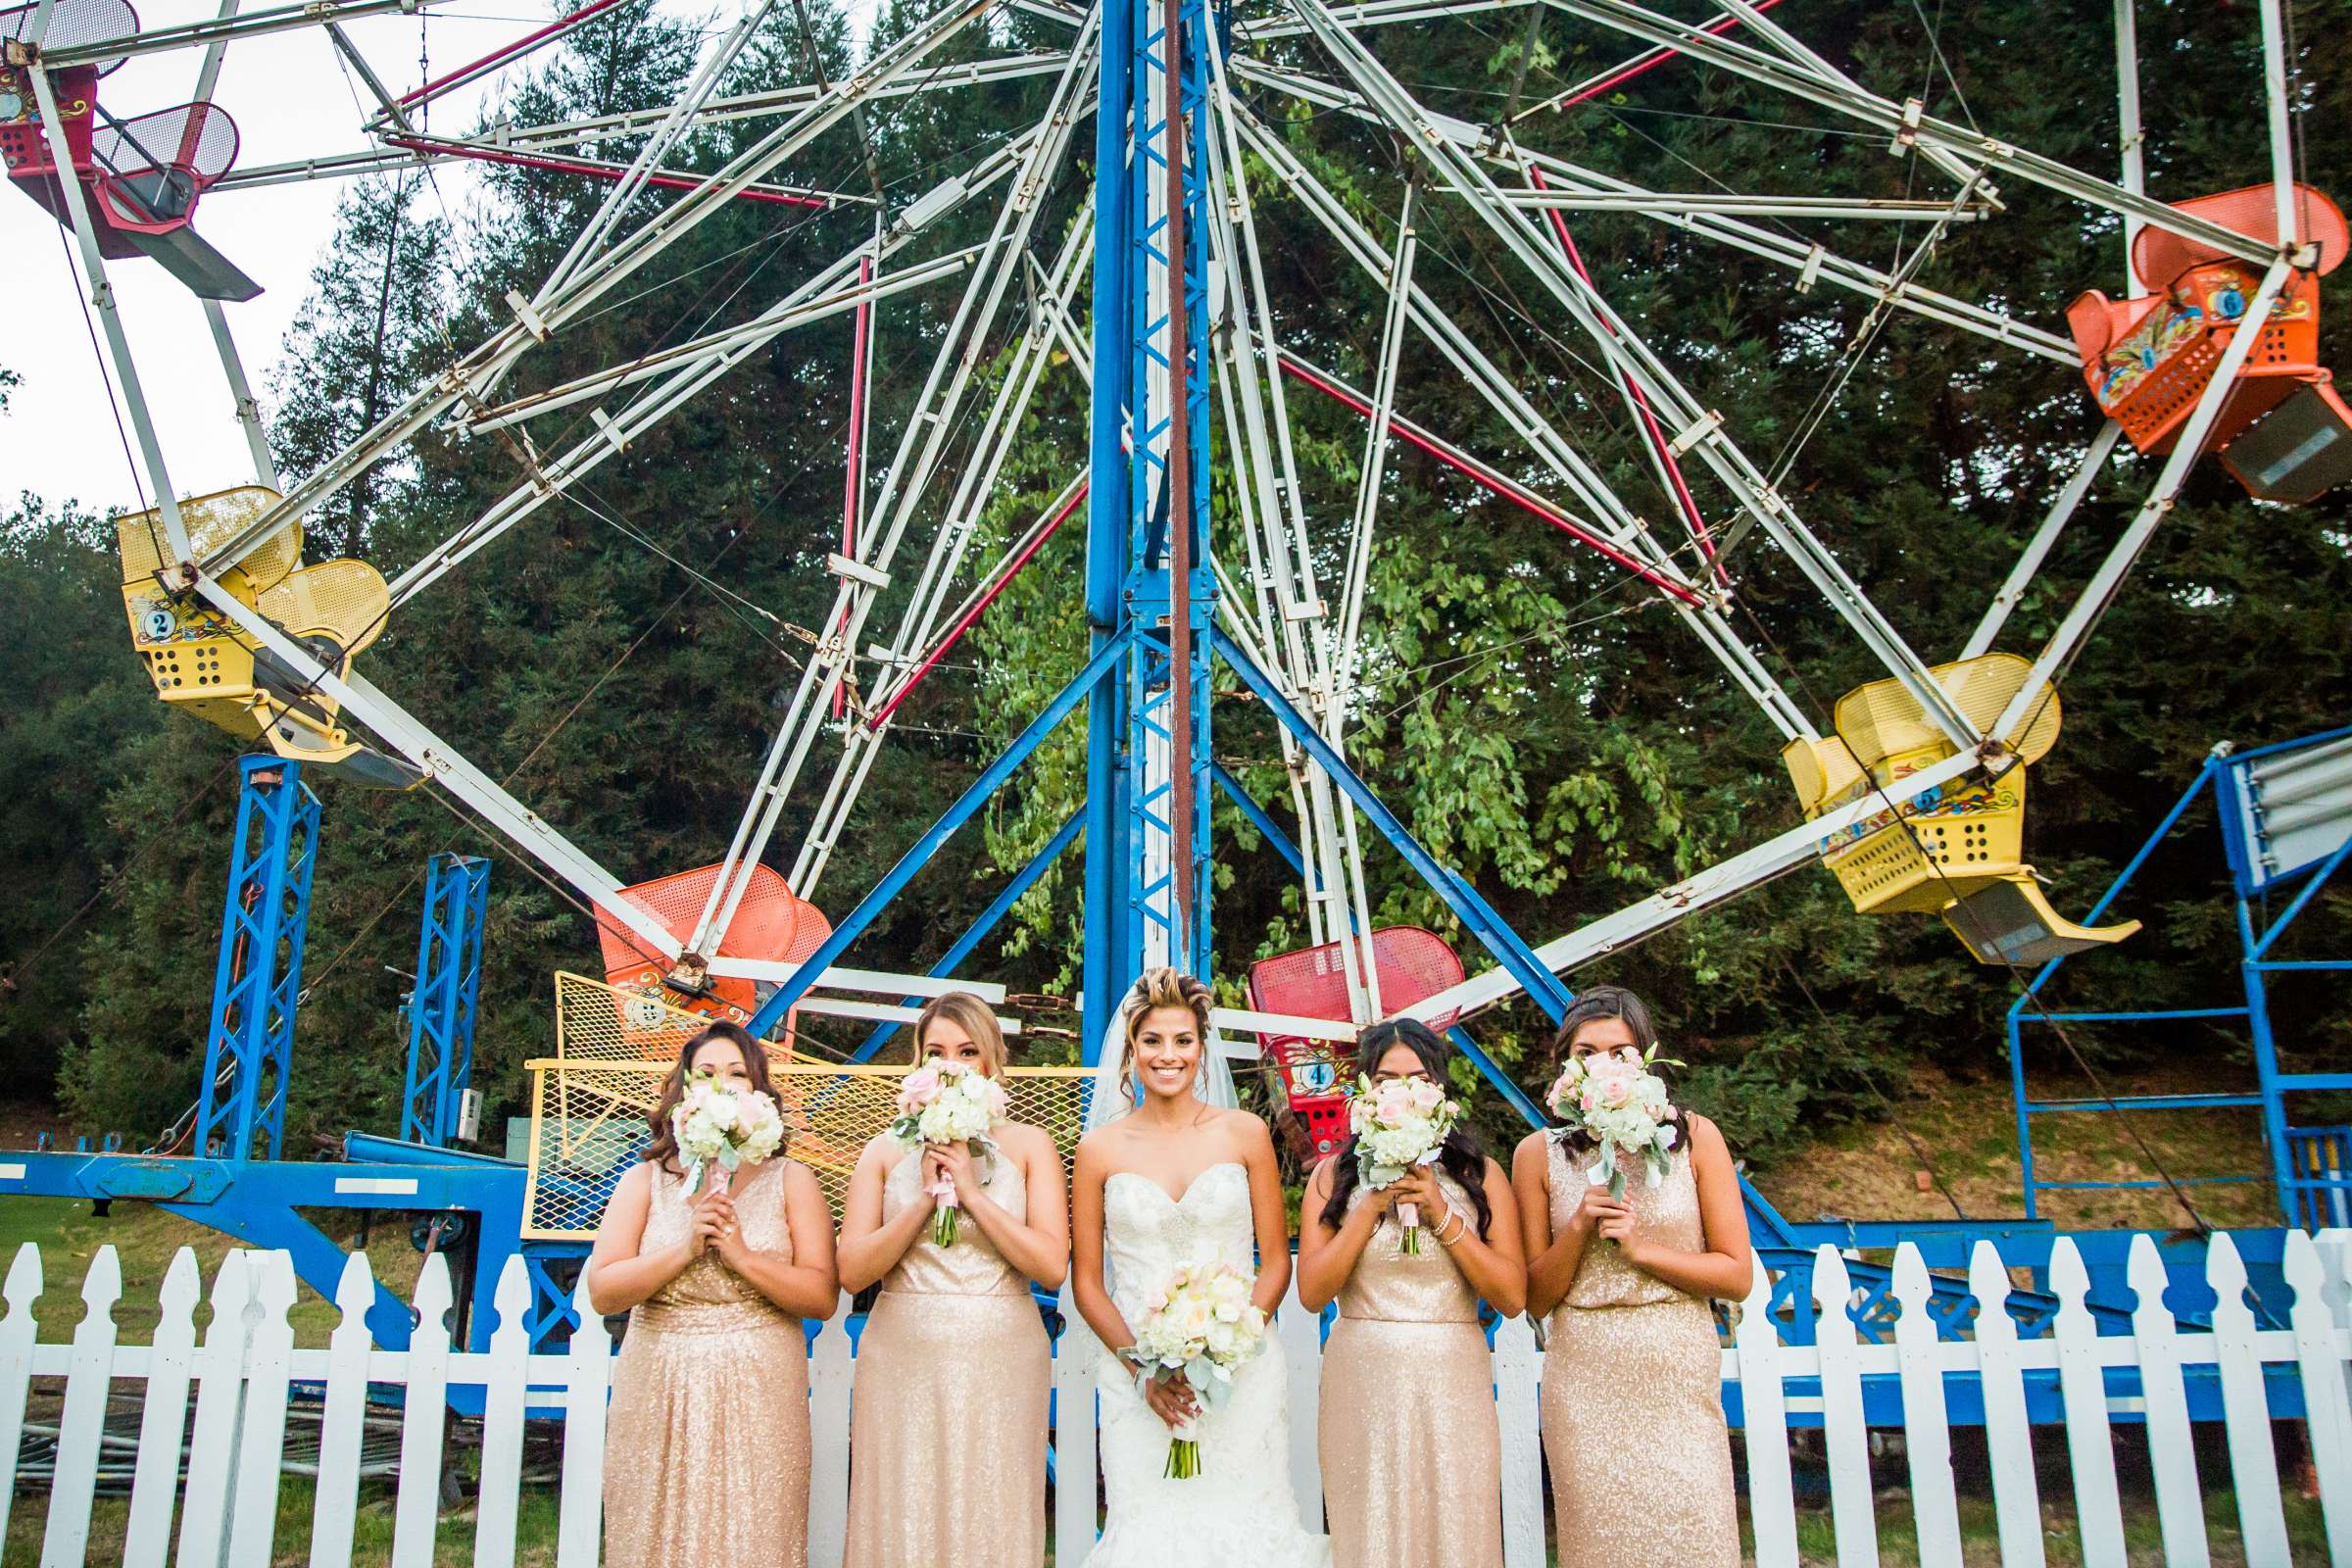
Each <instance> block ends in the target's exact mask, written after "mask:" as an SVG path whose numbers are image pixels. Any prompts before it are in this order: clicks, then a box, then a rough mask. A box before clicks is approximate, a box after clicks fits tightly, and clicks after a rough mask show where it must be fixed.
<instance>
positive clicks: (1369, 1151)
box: [1348, 1076, 1462, 1256]
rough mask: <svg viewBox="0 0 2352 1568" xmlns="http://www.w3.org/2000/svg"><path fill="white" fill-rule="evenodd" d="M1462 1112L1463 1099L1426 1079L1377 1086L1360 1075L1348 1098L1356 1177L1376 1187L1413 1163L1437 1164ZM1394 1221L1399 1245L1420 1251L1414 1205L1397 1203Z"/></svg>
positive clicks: (1388, 1182)
mask: <svg viewBox="0 0 2352 1568" xmlns="http://www.w3.org/2000/svg"><path fill="white" fill-rule="evenodd" d="M1461 1115H1462V1107H1461V1103H1460V1102H1459V1101H1455V1100H1450V1099H1448V1098H1446V1091H1445V1090H1443V1089H1440V1088H1439V1087H1438V1086H1437V1085H1436V1084H1435V1083H1433V1082H1431V1081H1430V1080H1429V1079H1427V1078H1392V1079H1390V1080H1389V1081H1388V1082H1386V1083H1383V1084H1379V1085H1375V1084H1374V1083H1373V1082H1372V1080H1371V1078H1370V1077H1369V1076H1359V1077H1358V1078H1357V1079H1356V1081H1355V1094H1354V1095H1353V1097H1351V1098H1350V1099H1349V1100H1348V1131H1349V1132H1351V1133H1353V1134H1355V1169H1356V1177H1357V1179H1358V1180H1359V1181H1361V1182H1362V1183H1363V1185H1364V1188H1365V1190H1366V1191H1368V1192H1378V1191H1379V1190H1380V1189H1381V1188H1384V1187H1387V1186H1390V1185H1391V1184H1393V1183H1395V1182H1396V1181H1397V1179H1398V1178H1399V1177H1401V1176H1403V1175H1404V1173H1405V1172H1406V1171H1408V1170H1411V1169H1412V1168H1413V1167H1414V1166H1416V1165H1434V1164H1436V1163H1437V1160H1438V1151H1439V1150H1440V1149H1441V1148H1442V1147H1443V1146H1444V1145H1445V1142H1446V1134H1447V1133H1450V1132H1452V1131H1453V1124H1454V1123H1455V1122H1456V1121H1459V1120H1460V1119H1461ZM1397 1224H1399V1225H1401V1226H1403V1227H1404V1239H1403V1241H1402V1242H1401V1243H1399V1244H1398V1250H1401V1251H1404V1252H1408V1253H1412V1254H1414V1255H1416V1256H1417V1255H1419V1253H1420V1251H1421V1215H1420V1211H1419V1209H1418V1207H1417V1206H1416V1205H1414V1204H1412V1203H1399V1204H1397Z"/></svg>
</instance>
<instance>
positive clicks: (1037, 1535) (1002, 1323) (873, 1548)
mask: <svg viewBox="0 0 2352 1568" xmlns="http://www.w3.org/2000/svg"><path fill="white" fill-rule="evenodd" d="M922 1163H923V1162H922V1159H921V1156H920V1155H919V1154H917V1153H912V1152H910V1153H908V1154H907V1155H906V1156H905V1157H903V1158H902V1159H900V1161H899V1162H898V1163H897V1164H896V1165H894V1166H892V1167H891V1171H890V1175H889V1176H888V1177H887V1178H885V1179H884V1181H883V1184H882V1216H883V1219H884V1221H885V1222H887V1221H888V1220H889V1219H891V1218H892V1217H893V1216H895V1215H897V1214H900V1213H903V1212H905V1210H906V1208H907V1205H908V1204H909V1203H912V1202H915V1201H917V1200H918V1199H919V1198H920V1196H921V1195H920V1191H919V1183H920V1181H921V1177H922ZM990 1163H991V1165H992V1166H993V1168H992V1169H990V1170H989V1171H988V1173H987V1179H986V1181H985V1183H984V1186H985V1188H986V1190H987V1193H988V1196H989V1198H990V1199H991V1200H993V1201H995V1202H996V1203H997V1205H998V1206H999V1207H1001V1208H1003V1209H1004V1210H1005V1212H1006V1213H1008V1214H1010V1215H1011V1216H1012V1217H1013V1218H1015V1219H1025V1218H1026V1217H1027V1215H1028V1212H1029V1186H1028V1178H1027V1177H1026V1176H1025V1175H1023V1173H1022V1171H1021V1169H1020V1167H1019V1166H1018V1165H1017V1164H1015V1163H1014V1162H1013V1161H1011V1160H1009V1159H1003V1158H999V1159H996V1160H993V1161H991V1162H990ZM1053 1374H1054V1361H1053V1348H1052V1346H1051V1344H1050V1343H1049V1342H1048V1340H1047V1338H1046V1327H1045V1321H1044V1319H1043V1318H1041V1317H1040V1316H1039V1315H1038V1310H1037V1303H1036V1302H1035V1300H1034V1299H1032V1298H1031V1297H1030V1295H1029V1282H1028V1280H1027V1279H1026V1278H1025V1277H1024V1276H1023V1275H1022V1274H1021V1273H1020V1272H1019V1271H1018V1270H1017V1269H1015V1268H1014V1267H1013V1266H1012V1265H1011V1264H1009V1263H1007V1262H1005V1258H1004V1256H1003V1255H1002V1254H1001V1253H999V1252H998V1250H997V1249H996V1244H995V1243H993V1242H991V1241H990V1240H989V1239H988V1238H987V1237H986V1236H984V1235H982V1234H981V1231H980V1226H979V1224H978V1223H977V1222H976V1221H974V1220H973V1219H972V1218H971V1216H970V1215H968V1214H967V1215H962V1216H959V1219H958V1224H957V1230H956V1245H955V1246H954V1247H949V1248H939V1247H934V1246H932V1245H931V1227H930V1226H929V1225H925V1226H924V1227H923V1228H922V1231H921V1233H920V1234H919V1235H918V1236H917V1237H916V1239H915V1242H914V1245H912V1246H911V1247H909V1248H907V1251H906V1253H905V1254H904V1255H903V1256H901V1257H900V1259H899V1261H898V1263H897V1264H896V1265H895V1266H894V1267H893V1268H892V1269H891V1271H890V1273H889V1274H888V1275H887V1276H885V1277H884V1279H883V1281H882V1294H881V1295H880V1296H879V1297H877V1298H876V1299H875V1300H874V1306H873V1310H872V1311H871V1312H870V1313H869V1314H868V1315H867V1317H866V1320H865V1332H864V1334H863V1335H862V1336H861V1337H860V1338H859V1340H858V1381H857V1387H856V1389H855V1391H854V1394H853V1398H854V1403H853V1406H852V1410H851V1416H850V1464H851V1471H850V1534H849V1546H848V1549H847V1550H846V1551H845V1552H844V1554H843V1557H842V1562H843V1568H911V1565H915V1564H924V1563H939V1564H953V1565H955V1568H1038V1565H1039V1564H1041V1563H1043V1562H1044V1561H1045V1559H1046V1408H1047V1400H1048V1397H1049V1396H1050V1394H1051V1391H1052V1385H1053Z"/></svg>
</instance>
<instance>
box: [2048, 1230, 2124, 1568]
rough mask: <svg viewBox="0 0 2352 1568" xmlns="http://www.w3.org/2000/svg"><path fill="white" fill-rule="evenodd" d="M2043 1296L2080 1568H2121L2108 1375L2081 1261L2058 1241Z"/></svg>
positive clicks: (2120, 1512)
mask: <svg viewBox="0 0 2352 1568" xmlns="http://www.w3.org/2000/svg"><path fill="white" fill-rule="evenodd" d="M2050 1289H2051V1291H2052V1292H2053V1293H2054V1294H2055V1295H2056V1296H2057V1298H2058V1313H2057V1317H2056V1319H2055V1320H2054V1321H2053V1322H2052V1323H2051V1325H2050V1335H2051V1338H2052V1339H2054V1340H2056V1341H2057V1343H2058V1392H2059V1397H2060V1398H2061V1400H2062V1401H2063V1402H2064V1404H2065V1407H2066V1451H2067V1457H2068V1458H2069V1459H2070V1460H2071V1461H2072V1462H2073V1465H2074V1470H2075V1522H2076V1525H2077V1527H2078V1529H2079V1530H2080V1532H2081V1535H2082V1568H2126V1564H2127V1561H2128V1558H2127V1556H2126V1553H2125V1547H2124V1505H2123V1498H2122V1496H2121V1495H2120V1494H2119V1493H2118V1492H2117V1490H2116V1484H2115V1436H2114V1434H2113V1432H2112V1431H2111V1430H2110V1429H2109V1426H2108V1422H2107V1371H2106V1368H2105V1366H2104V1365H2103V1364H2102V1362H2101V1360H2100V1356H2099V1326H2098V1323H2097V1321H2096V1320H2094V1319H2093V1318H2092V1317H2091V1315H2090V1308H2089V1307H2088V1306H2087V1305H2085V1304H2084V1303H2085V1301H2086V1300H2087V1299H2088V1297H2089V1294H2090V1275H2089V1273H2088V1271H2086V1270H2085V1269H2084V1268H2083V1267H2082V1253H2081V1252H2079V1251H2077V1250H2075V1244H2074V1243H2073V1242H2070V1241H2068V1240H2067V1239H2066V1238H2065V1237H2063V1236H2062V1237H2060V1238H2059V1239H2058V1245H2057V1246H2056V1247H2055V1248H2053V1249H2052V1250H2051V1252H2050Z"/></svg>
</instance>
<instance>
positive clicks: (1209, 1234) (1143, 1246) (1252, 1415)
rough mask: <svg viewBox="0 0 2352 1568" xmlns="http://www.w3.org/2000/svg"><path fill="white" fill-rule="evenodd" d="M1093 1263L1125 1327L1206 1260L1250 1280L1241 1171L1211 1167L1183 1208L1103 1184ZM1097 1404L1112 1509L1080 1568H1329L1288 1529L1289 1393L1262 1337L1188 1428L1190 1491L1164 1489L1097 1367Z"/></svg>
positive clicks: (1140, 1419) (1156, 1458) (1126, 1394)
mask: <svg viewBox="0 0 2352 1568" xmlns="http://www.w3.org/2000/svg"><path fill="white" fill-rule="evenodd" d="M1203 1258H1214V1259H1217V1260H1219V1261H1222V1262H1226V1263H1230V1264H1232V1265H1233V1266H1234V1267H1235V1268H1238V1269H1240V1270H1241V1271H1242V1272H1243V1273H1244V1274H1246V1275H1250V1276H1251V1277H1254V1276H1255V1275H1256V1273H1257V1227H1256V1224H1255V1222H1254V1219H1253V1216H1252V1215H1251V1212H1250V1172H1249V1170H1248V1168H1247V1167H1245V1166H1243V1165H1242V1164H1241V1163H1240V1162H1239V1161H1236V1160H1225V1161H1222V1162H1220V1163H1218V1164H1214V1165H1211V1166H1209V1167H1208V1168H1207V1169H1206V1170H1204V1171H1202V1172H1201V1174H1200V1175H1198V1176H1195V1177H1194V1178H1193V1184H1192V1186H1190V1187H1188V1188H1186V1189H1185V1191H1184V1194H1183V1196H1182V1197H1180V1198H1170V1197H1169V1196H1168V1194H1167V1189H1165V1188H1163V1187H1161V1186H1160V1185H1159V1184H1158V1183H1157V1182H1155V1181H1153V1180H1152V1178H1150V1177H1149V1176H1146V1175H1143V1174H1142V1173H1141V1172H1137V1171H1118V1172H1114V1173H1113V1174H1112V1175H1110V1176H1109V1177H1108V1178H1106V1179H1105V1180H1104V1181H1103V1263H1104V1272H1105V1273H1106V1274H1107V1275H1108V1278H1107V1280H1106V1281H1105V1283H1106V1284H1107V1285H1108V1286H1109V1288H1110V1297H1111V1300H1112V1301H1113V1302H1115V1303H1116V1304H1117V1306H1118V1308H1119V1312H1120V1314H1121V1315H1122V1316H1123V1317H1125V1318H1126V1319H1127V1321H1128V1324H1129V1326H1130V1327H1132V1326H1133V1325H1134V1324H1136V1323H1137V1322H1139V1321H1141V1318H1142V1313H1143V1303H1144V1300H1145V1299H1146V1298H1148V1297H1149V1296H1150V1295H1151V1294H1152V1290H1153V1289H1154V1288H1155V1287H1156V1286H1158V1285H1159V1284H1160V1283H1161V1282H1162V1281H1164V1280H1165V1279H1166V1278H1167V1276H1168V1274H1169V1272H1170V1271H1171V1270H1173V1269H1174V1268H1175V1267H1176V1266H1177V1265H1178V1264H1180V1263H1187V1262H1193V1261H1197V1260H1200V1259H1203ZM1292 1310H1297V1308H1296V1307H1294V1308H1292ZM1096 1392H1097V1394H1098V1396H1099V1400H1100V1403H1099V1408H1100V1411H1101V1421H1102V1455H1103V1492H1104V1496H1105V1500H1106V1501H1107V1503H1108V1505H1109V1506H1108V1511H1107V1513H1106V1516H1105V1518H1104V1520H1103V1536H1102V1539H1101V1540H1100V1541H1099V1542H1097V1543H1096V1544H1095V1549H1094V1551H1093V1553H1092V1554H1091V1555H1089V1556H1087V1558H1086V1561H1087V1565H1088V1568H1196V1565H1197V1564H1200V1563H1204V1562H1213V1563H1232V1564H1237V1565H1238V1564H1248V1565H1249V1568H1330V1564H1331V1551H1330V1547H1329V1545H1328V1544H1326V1543H1325V1541H1324V1539H1323V1538H1322V1537H1321V1536H1311V1535H1309V1534H1307V1533H1306V1531H1305V1530H1304V1529H1302V1528H1301V1527H1300V1525H1299V1504H1298V1501H1297V1499H1296V1497H1295V1496H1294V1495H1293V1494H1292V1491H1291V1438H1290V1431H1291V1422H1290V1408H1289V1383H1288V1379H1287V1377H1286V1376H1285V1374H1284V1371H1283V1364H1282V1347H1281V1344H1280V1342H1279V1341H1277V1340H1276V1339H1275V1338H1274V1337H1273V1336H1272V1335H1271V1334H1269V1335H1268V1336H1267V1339H1266V1345H1265V1348H1264V1349H1262V1350H1261V1351H1259V1352H1258V1354H1257V1355H1256V1356H1255V1357H1253V1358H1252V1359H1250V1360H1249V1361H1246V1362H1244V1363H1243V1364H1242V1367H1241V1369H1240V1370H1239V1371H1237V1372H1236V1373H1235V1374H1234V1381H1233V1387H1232V1392H1231V1395H1230V1396H1229V1397H1227V1398H1226V1399H1224V1400H1223V1401H1222V1402H1220V1403H1219V1404H1217V1405H1215V1406H1214V1407H1212V1408H1211V1409H1209V1410H1208V1411H1207V1412H1206V1413H1205V1414H1203V1415H1202V1417H1201V1420H1200V1422H1199V1423H1198V1426H1197V1432H1198V1437H1199V1441H1200V1444H1201V1467H1202V1468H1201V1474H1200V1475H1199V1476H1196V1477H1194V1478H1192V1479H1190V1480H1185V1481H1178V1480H1173V1479H1171V1478H1170V1477H1169V1476H1168V1475H1167V1473H1166V1472H1167V1463H1168V1429H1167V1426H1166V1425H1165V1424H1164V1423H1163V1422H1162V1421H1161V1420H1160V1419H1159V1417H1158V1416H1156V1415H1153V1414H1152V1410H1151V1408H1150V1406H1148V1405H1147V1404H1146V1403H1145V1402H1144V1399H1143V1397H1142V1395H1141V1394H1139V1393H1138V1392H1137V1391H1136V1388H1135V1386H1134V1384H1133V1383H1132V1382H1131V1381H1130V1380H1129V1379H1128V1377H1127V1374H1126V1372H1125V1369H1124V1368H1122V1367H1120V1366H1119V1365H1118V1363H1116V1362H1114V1361H1110V1360H1108V1359H1107V1358H1105V1359H1104V1361H1103V1363H1102V1370H1101V1372H1100V1373H1099V1374H1098V1382H1097V1390H1096Z"/></svg>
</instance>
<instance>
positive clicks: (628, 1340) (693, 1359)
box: [605, 1159, 809, 1568]
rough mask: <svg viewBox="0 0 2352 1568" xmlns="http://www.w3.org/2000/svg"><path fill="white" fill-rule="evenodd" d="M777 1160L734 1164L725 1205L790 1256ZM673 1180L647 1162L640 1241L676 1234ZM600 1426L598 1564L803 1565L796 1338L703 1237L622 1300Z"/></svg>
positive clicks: (803, 1386) (791, 1320)
mask: <svg viewBox="0 0 2352 1568" xmlns="http://www.w3.org/2000/svg"><path fill="white" fill-rule="evenodd" d="M785 1163H786V1161H784V1160H782V1159H771V1160H768V1161H766V1162H765V1163H763V1164H761V1165H760V1166H758V1167H757V1168H755V1169H753V1170H751V1171H749V1172H738V1173H737V1175H736V1178H735V1214H736V1221H737V1223H738V1224H740V1225H741V1226H742V1227H743V1239H744V1241H745V1243H746V1244H747V1245H749V1246H750V1247H752V1248H753V1249H755V1250H759V1251H763V1252H779V1253H782V1254H783V1255H784V1256H785V1257H787V1258H789V1257H791V1255H792V1229H791V1226H790V1225H789V1224H787V1223H786V1221H785V1217H784V1166H785ZM685 1186H686V1184H685V1181H684V1179H683V1178H681V1177H678V1176H673V1175H671V1174H670V1173H669V1172H667V1171H664V1170H656V1171H655V1172H654V1182H653V1193H652V1202H651V1207H650V1208H649V1210H648V1212H647V1214H646V1217H645V1241H644V1243H643V1250H645V1251H648V1252H653V1251H659V1250H662V1248H664V1247H674V1246H676V1245H677V1244H678V1243H680V1242H682V1241H684V1240H685V1239H686V1235H687V1226H688V1221H689V1218H690V1213H691V1204H692V1201H691V1200H689V1199H688V1198H687V1196H686V1192H685ZM606 1433H607V1435H606V1440H605V1563H606V1568H671V1565H673V1564H692V1565H693V1568H806V1565H807V1564H808V1561H809V1342H808V1338H807V1335H806V1334H805V1332H804V1331H803V1329H802V1326H801V1320H800V1319H799V1318H797V1317H793V1316H791V1315H790V1314H788V1313H786V1312H785V1311H784V1310H783V1308H781V1307H779V1306H777V1305H776V1304H775V1303H774V1302H773V1301H770V1300H769V1299H767V1298H766V1297H764V1296H761V1295H760V1293H759V1292H758V1291H757V1290H755V1289H753V1288H752V1286H751V1285H750V1284H749V1283H748V1282H747V1281H746V1280H745V1279H744V1278H743V1277H742V1276H741V1275H739V1274H737V1273H736V1272H735V1271H734V1270H733V1269H731V1268H729V1267H727V1265H726V1264H725V1263H724V1262H723V1261H721V1260H720V1258H719V1255H718V1252H717V1250H715V1249H713V1250H708V1251H706V1252H704V1253H703V1255H702V1256H700V1257H698V1258H696V1259H695V1260H694V1261H693V1262H691V1263H689V1264H687V1265H686V1268H685V1271H684V1272H683V1273H681V1274H679V1275H678V1277H677V1278H676V1279H673V1280H671V1281H670V1282H669V1283H668V1284H667V1285H664V1286H662V1289H660V1290H659V1291H656V1292H655V1293H654V1294H653V1296H652V1297H651V1298H650V1299H647V1300H645V1301H643V1302H640V1303H639V1304H638V1305H637V1307H636V1308H635V1309H634V1310H632V1311H631V1312H630V1313H629V1328H628V1332H627V1334H625V1335H624V1336H622V1338H621V1342H620V1355H619V1357H618V1358H617V1359H616V1360H615V1361H614V1362H613V1407H612V1413H611V1415H610V1416H609V1417H608V1426H607V1429H606Z"/></svg>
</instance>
